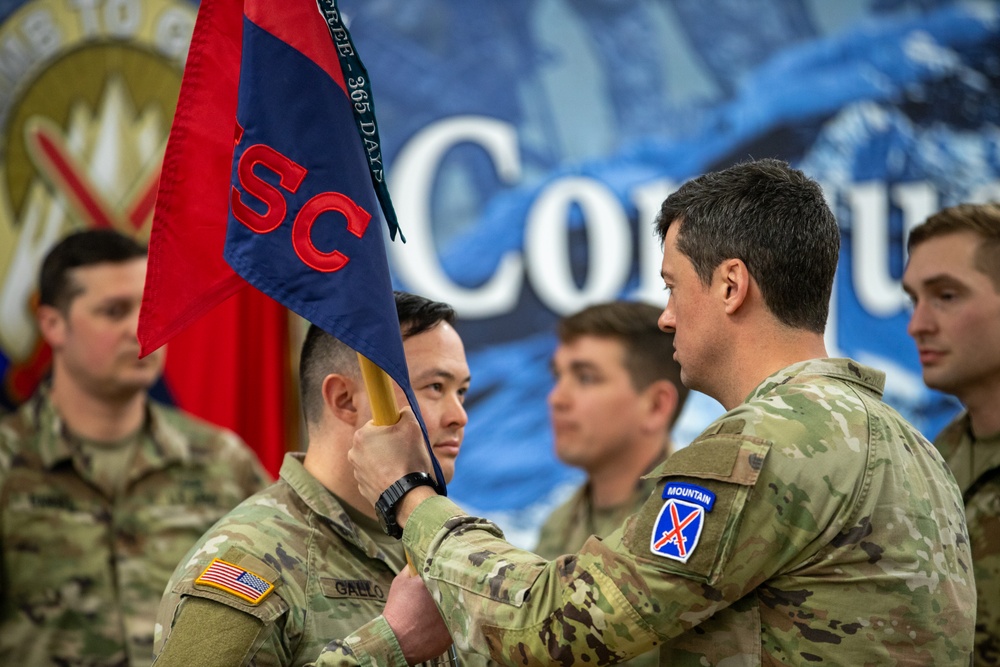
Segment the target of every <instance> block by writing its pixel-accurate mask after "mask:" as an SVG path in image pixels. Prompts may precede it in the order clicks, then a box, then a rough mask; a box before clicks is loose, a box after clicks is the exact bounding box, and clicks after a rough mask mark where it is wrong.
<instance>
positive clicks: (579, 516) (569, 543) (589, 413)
mask: <svg viewBox="0 0 1000 667" xmlns="http://www.w3.org/2000/svg"><path fill="white" fill-rule="evenodd" d="M659 315H660V310H659V309H658V308H656V307H655V306H652V305H650V304H648V303H637V302H629V301H614V302H610V303H599V304H595V305H593V306H589V307H587V308H584V309H583V310H581V311H579V312H577V313H574V314H572V315H570V316H568V317H565V318H563V319H562V320H560V322H559V326H558V331H557V333H558V336H559V345H558V346H557V347H556V351H555V354H553V356H552V362H551V367H552V374H553V376H554V379H555V384H554V385H553V387H552V390H551V391H550V392H549V417H550V419H551V422H552V433H553V440H554V444H555V451H556V455H557V456H558V457H559V459H560V460H561V461H562V462H563V463H566V464H567V465H571V466H575V467H578V468H581V469H583V470H584V471H585V472H586V473H587V481H586V483H584V484H583V485H582V486H580V487H579V488H578V489H577V490H576V491H575V492H574V493H573V495H572V496H570V498H569V499H568V500H566V502H564V503H563V504H561V505H560V506H559V507H557V508H556V509H555V510H554V511H553V512H552V513H551V514H550V515H549V517H548V518H547V519H546V520H545V522H544V523H543V524H542V527H541V531H540V533H539V538H538V544H537V545H536V546H535V549H534V551H535V553H537V554H538V555H539V556H541V557H542V558H546V559H552V558H556V557H557V556H559V555H561V554H566V553H573V552H574V551H576V550H577V549H579V548H580V547H582V546H583V543H584V542H586V541H587V538H588V537H590V536H591V535H597V536H598V537H607V536H608V535H610V534H611V533H612V532H614V530H615V529H616V528H618V526H619V525H621V523H622V522H623V521H624V520H625V519H626V518H627V517H628V516H629V515H631V514H634V513H635V512H637V511H638V510H639V508H640V507H642V505H643V503H645V502H646V499H647V498H648V497H649V494H650V493H652V492H653V489H654V488H655V487H656V480H655V479H653V478H651V477H643V476H644V475H646V474H647V473H649V472H651V471H652V470H653V468H655V467H656V466H657V465H659V464H660V463H661V462H662V461H663V459H664V458H665V457H666V456H667V455H668V454H669V453H670V427H671V426H673V424H674V421H675V420H676V417H677V415H678V414H679V413H680V411H681V408H682V407H683V405H684V401H685V399H686V398H687V393H688V392H687V388H686V387H684V385H683V384H681V379H680V372H681V369H680V366H678V365H677V362H676V361H674V360H673V358H672V356H671V355H672V354H673V343H674V337H673V336H672V335H671V334H665V333H663V332H662V331H660V329H659V327H658V326H657V319H658V318H659ZM656 662H657V653H656V652H655V651H653V652H650V653H647V654H645V655H644V656H643V657H642V658H637V659H635V660H631V661H629V662H628V664H629V665H632V666H633V667H640V666H645V665H655V664H656Z"/></svg>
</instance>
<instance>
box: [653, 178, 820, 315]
mask: <svg viewBox="0 0 1000 667" xmlns="http://www.w3.org/2000/svg"><path fill="white" fill-rule="evenodd" d="M674 223H678V224H680V225H681V227H680V231H679V233H678V236H677V247H678V249H679V250H680V252H681V253H682V254H684V256H686V257H687V258H688V259H689V260H690V261H691V263H692V264H693V265H694V269H695V271H696V272H697V274H698V277H699V278H700V279H701V281H702V283H704V284H705V285H708V284H710V283H711V279H712V273H713V271H714V270H715V269H716V267H718V266H719V264H721V263H722V262H723V261H725V260H727V259H739V260H742V261H743V263H744V264H746V266H747V269H748V270H749V272H750V275H751V276H753V278H754V280H756V281H757V284H758V285H759V286H760V290H761V293H762V295H763V298H764V303H765V305H766V306H767V308H768V309H769V310H770V311H771V313H772V314H773V315H774V316H775V318H777V319H778V320H779V321H780V322H782V323H784V324H785V325H787V326H789V327H793V328H796V329H805V330H808V331H812V332H815V333H822V332H823V330H824V329H825V327H826V319H827V315H828V313H829V310H830V294H831V292H832V290H833V279H834V274H835V273H836V271H837V261H838V258H839V254H840V230H839V228H838V227H837V221H836V219H835V218H834V216H833V212H832V211H831V210H830V207H829V206H828V205H827V203H826V200H825V198H824V197H823V191H822V189H821V188H820V187H819V184H817V183H816V182H815V181H813V180H811V179H809V178H808V177H807V176H806V175H805V174H803V173H802V172H801V171H798V170H797V169H792V168H791V167H789V166H788V164H787V163H785V162H781V161H780V160H770V159H768V160H759V161H755V162H745V163H743V164H738V165H736V166H733V167H730V168H728V169H724V170H722V171H718V172H712V173H708V174H705V175H703V176H699V177H698V178H696V179H694V180H691V181H688V182H687V183H685V184H684V185H683V186H681V188H680V189H679V190H677V192H675V193H674V194H672V195H670V196H669V197H667V199H666V201H664V202H663V205H662V207H661V208H660V213H659V215H658V216H657V219H656V231H657V234H658V235H659V237H660V241H661V242H662V241H663V240H664V238H665V237H666V235H667V230H668V229H669V228H670V225H672V224H674Z"/></svg>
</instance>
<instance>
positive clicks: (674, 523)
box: [649, 482, 715, 563]
mask: <svg viewBox="0 0 1000 667" xmlns="http://www.w3.org/2000/svg"><path fill="white" fill-rule="evenodd" d="M663 498H664V499H665V500H666V501H667V502H665V503H664V504H663V507H662V508H661V509H660V513H659V514H658V515H657V516H656V523H655V524H654V525H653V534H652V535H651V536H650V538H649V550H650V551H652V552H653V553H654V554H656V555H657V556H663V557H664V558H670V559H672V560H677V561H680V562H682V563H686V562H687V561H688V559H689V558H691V555H692V554H694V550H695V548H696V547H697V546H698V539H699V538H700V537H701V529H702V528H703V527H704V525H705V514H706V513H707V512H711V511H712V507H713V506H714V505H715V494H714V493H712V492H711V491H709V490H708V489H706V488H704V487H701V486H697V485H695V484H686V483H684V482H667V485H666V486H665V487H664V488H663Z"/></svg>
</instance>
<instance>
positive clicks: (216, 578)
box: [194, 558, 274, 604]
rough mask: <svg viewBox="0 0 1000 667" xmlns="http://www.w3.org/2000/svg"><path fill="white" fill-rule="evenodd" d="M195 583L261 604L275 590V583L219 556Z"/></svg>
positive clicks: (251, 602)
mask: <svg viewBox="0 0 1000 667" xmlns="http://www.w3.org/2000/svg"><path fill="white" fill-rule="evenodd" d="M194 583H196V584H202V585H203V586H212V587H213V588H218V589H219V590H223V591H226V592H227V593H232V594H233V595H235V596H236V597H238V598H242V599H244V600H246V601H247V602H249V603H250V604H260V603H261V601H262V600H263V599H264V598H266V597H267V596H268V595H269V594H270V593H271V591H273V590H274V584H273V583H271V582H270V581H268V580H266V579H264V578H263V577H261V576H260V575H257V574H254V573H253V572H251V571H249V570H245V569H243V568H242V567H240V566H239V565H233V564H232V563H227V562H226V561H224V560H220V559H218V558H215V559H213V560H212V562H211V563H209V564H208V567H206V568H205V570H204V571H203V572H202V573H201V574H200V575H198V578H197V579H195V580H194Z"/></svg>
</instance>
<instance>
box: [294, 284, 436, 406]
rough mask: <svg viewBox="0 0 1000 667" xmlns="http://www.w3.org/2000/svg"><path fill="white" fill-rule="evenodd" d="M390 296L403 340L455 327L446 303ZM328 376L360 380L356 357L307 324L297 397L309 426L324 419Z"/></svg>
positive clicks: (407, 295) (406, 295)
mask: <svg viewBox="0 0 1000 667" xmlns="http://www.w3.org/2000/svg"><path fill="white" fill-rule="evenodd" d="M393 296H394V297H395V301H396V315H397V316H398V318H399V328H400V332H401V333H402V337H403V340H406V339H407V338H409V337H411V336H416V335H417V334H420V333H423V332H425V331H429V330H430V329H433V328H434V327H436V326H437V325H438V324H440V323H441V322H447V323H448V324H454V323H455V311H454V309H452V307H451V306H449V305H448V304H446V303H441V302H440V301H431V300H430V299H426V298H424V297H422V296H417V295H416V294H410V293H408V292H393ZM331 373H339V374H341V375H346V376H348V377H352V378H355V379H358V378H360V377H361V368H360V367H359V366H358V357H357V354H356V353H355V351H354V350H353V349H351V348H350V347H349V346H348V345H347V344H345V343H343V342H341V341H340V340H338V339H336V338H334V337H333V336H331V335H330V334H328V333H327V332H325V331H323V330H322V329H320V328H319V327H318V326H316V325H315V324H310V325H309V330H308V331H307V332H306V338H305V341H303V343H302V352H301V354H300V356H299V395H300V396H301V397H302V412H303V415H304V416H305V420H306V423H308V424H318V423H319V422H320V420H321V419H322V418H323V380H324V379H325V378H326V376H327V375H330V374H331Z"/></svg>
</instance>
